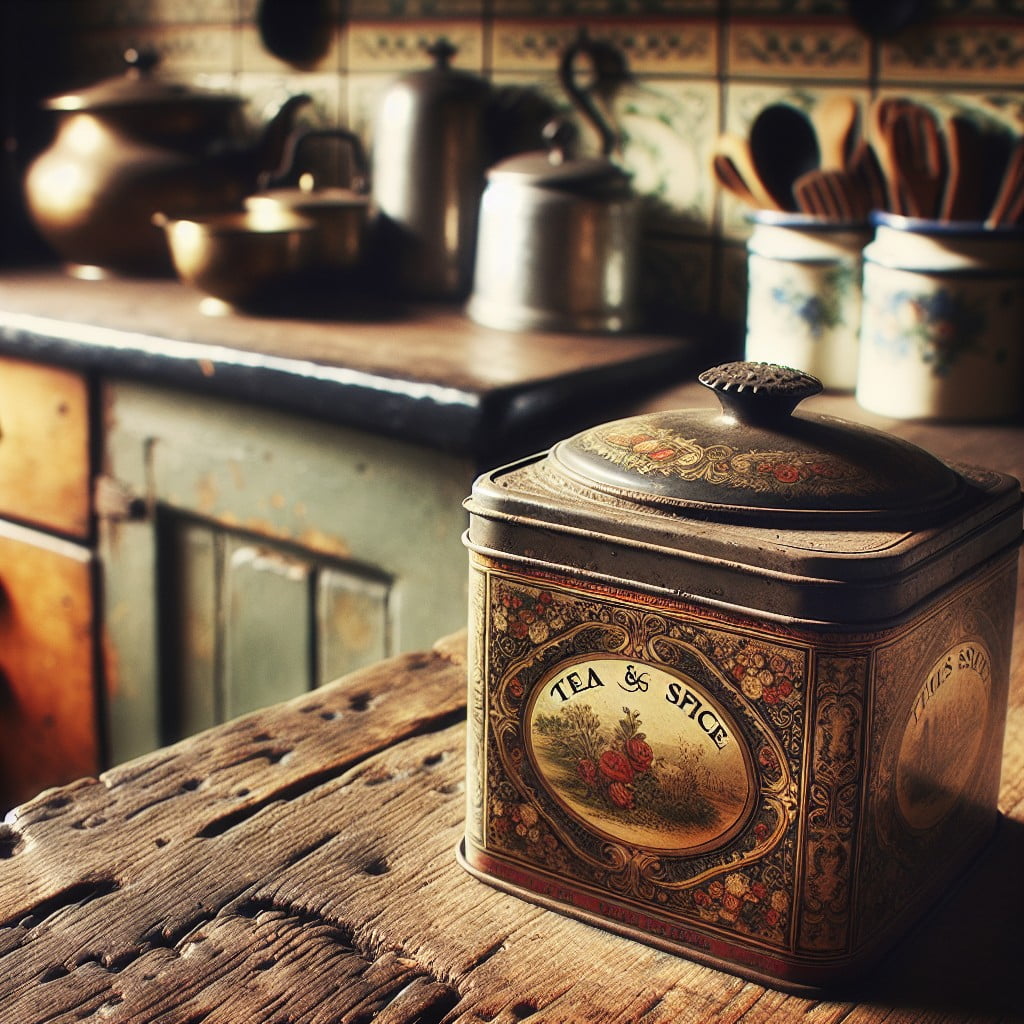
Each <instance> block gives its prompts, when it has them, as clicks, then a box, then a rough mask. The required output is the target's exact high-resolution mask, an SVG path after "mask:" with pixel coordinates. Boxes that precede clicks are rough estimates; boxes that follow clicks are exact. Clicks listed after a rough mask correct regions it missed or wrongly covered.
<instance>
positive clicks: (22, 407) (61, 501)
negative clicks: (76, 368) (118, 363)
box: [0, 358, 101, 809]
mask: <svg viewBox="0 0 1024 1024" xmlns="http://www.w3.org/2000/svg"><path fill="white" fill-rule="evenodd" d="M89 421H90V410H89V393H88V387H87V383H86V381H85V379H84V377H82V376H81V375H80V374H77V373H74V372H71V371H67V370H63V369H57V368H53V367H47V366H38V365H34V364H31V363H28V362H24V361H20V360H14V359H9V358H0V517H2V518H0V809H6V807H8V806H11V805H13V804H14V803H16V802H18V801H20V800H22V799H25V798H26V797H29V796H32V795H33V794H34V793H36V792H38V791H39V790H40V789H43V788H46V787H48V786H54V785H59V784H62V783H65V782H70V781H72V780H73V779H76V778H79V777H80V776H83V775H90V774H94V773H95V772H96V771H97V770H98V768H99V766H100V761H101V742H100V721H99V712H98V705H97V693H96V690H97V686H96V675H97V673H96V657H95V641H94V619H95V602H94V580H95V559H94V554H93V551H92V549H91V547H90V545H89V539H90V534H91V512H90V429H89Z"/></svg>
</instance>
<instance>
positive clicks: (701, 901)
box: [693, 889, 711, 907]
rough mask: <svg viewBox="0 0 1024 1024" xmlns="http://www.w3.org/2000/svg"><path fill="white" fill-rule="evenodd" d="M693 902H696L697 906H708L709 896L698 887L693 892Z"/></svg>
mask: <svg viewBox="0 0 1024 1024" xmlns="http://www.w3.org/2000/svg"><path fill="white" fill-rule="evenodd" d="M693 902H694V903H696V904H697V906H698V907H710V906H711V897H710V896H709V895H708V894H707V893H706V892H704V890H703V889H698V890H697V891H696V892H695V893H694V894H693Z"/></svg>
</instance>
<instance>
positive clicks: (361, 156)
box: [259, 128, 369, 193]
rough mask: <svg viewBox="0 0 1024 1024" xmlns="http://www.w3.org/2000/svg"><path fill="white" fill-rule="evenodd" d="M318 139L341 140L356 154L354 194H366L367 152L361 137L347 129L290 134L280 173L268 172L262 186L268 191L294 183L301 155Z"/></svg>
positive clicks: (353, 164) (264, 175)
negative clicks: (293, 176) (293, 179)
mask: <svg viewBox="0 0 1024 1024" xmlns="http://www.w3.org/2000/svg"><path fill="white" fill-rule="evenodd" d="M315 139H337V140H338V141H340V142H342V143H344V144H345V145H346V146H347V147H348V149H349V151H350V152H351V155H352V177H351V180H350V181H349V187H350V188H351V189H352V191H353V192H358V193H363V192H365V191H366V190H367V188H368V186H369V171H368V169H367V168H368V164H367V161H366V152H365V150H364V149H363V144H362V142H361V141H360V139H359V136H358V135H356V133H355V132H351V131H349V130H348V129H347V128H315V129H311V130H310V131H305V132H295V133H293V134H292V135H290V136H289V137H288V141H287V142H286V143H285V148H284V153H283V155H282V157H281V165H280V167H279V168H278V169H277V170H276V171H265V172H264V173H263V174H261V175H260V180H259V187H260V188H261V189H267V188H275V187H278V186H281V185H288V184H290V183H291V177H292V175H293V174H294V173H295V168H296V165H297V163H298V159H299V154H300V153H301V151H302V150H303V149H304V148H306V147H307V146H308V145H309V143H310V142H312V141H313V140H315Z"/></svg>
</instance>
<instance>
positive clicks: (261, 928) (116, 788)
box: [0, 391, 1024, 1024]
mask: <svg viewBox="0 0 1024 1024" xmlns="http://www.w3.org/2000/svg"><path fill="white" fill-rule="evenodd" d="M672 397H680V396H669V399H668V400H671V398H672ZM681 397H682V398H684V399H686V398H689V397H692V396H691V394H690V392H689V391H686V392H685V393H684V394H683V395H682V396H681ZM821 401H822V402H823V403H824V404H825V406H827V407H829V408H830V411H839V412H847V413H849V412H853V413H855V412H856V411H855V410H853V409H852V402H851V401H850V400H849V399H822V400H821ZM862 418H863V417H862ZM896 429H897V430H898V431H899V432H902V433H906V434H909V435H911V436H915V437H916V439H918V440H920V441H922V442H928V443H929V446H930V447H932V448H933V449H934V450H936V451H940V452H942V453H943V454H948V455H950V456H951V457H955V458H959V459H964V460H972V461H977V462H983V463H987V464H989V465H993V466H996V467H997V468H1002V469H1009V470H1011V471H1015V472H1016V473H1017V474H1018V475H1020V476H1024V444H1022V443H1021V441H1022V439H1024V430H1022V429H1021V428H1020V427H1018V426H1003V427H990V428H989V427H984V428H972V429H970V430H968V429H965V428H941V427H922V426H919V425H905V426H903V425H896ZM1022 638H1024V596H1021V595H1020V594H1019V596H1018V605H1017V645H1016V648H1015V654H1014V660H1013V669H1012V672H1013V683H1012V692H1011V709H1010V715H1009V722H1008V729H1007V742H1006V751H1005V756H1004V773H1003V784H1002V795H1001V805H1000V806H1001V809H1002V811H1003V820H1002V821H1001V824H1000V828H999V829H998V832H997V834H996V837H995V839H994V840H993V842H992V843H991V845H990V846H989V847H988V848H987V850H986V851H985V852H984V853H983V854H982V856H981V857H980V859H979V860H978V861H977V862H976V863H975V865H974V866H973V868H972V869H971V871H970V872H969V873H968V875H967V876H966V877H965V878H964V879H963V881H962V882H961V884H960V885H959V886H958V887H957V888H956V889H955V890H954V891H952V892H951V893H950V894H949V896H948V898H947V900H946V901H945V902H944V903H943V904H941V905H940V906H938V907H937V908H936V909H935V910H934V911H933V912H932V913H931V914H930V915H929V916H928V917H927V918H926V919H925V920H924V921H923V922H922V923H921V924H920V925H919V926H918V927H917V928H916V929H915V931H914V932H912V933H911V934H910V935H909V936H908V937H907V938H906V939H905V940H904V941H903V942H902V943H901V944H900V945H899V946H898V947H897V948H896V949H895V950H894V951H893V952H892V954H891V955H890V956H889V958H888V959H887V960H886V962H885V963H884V964H883V966H882V967H881V968H880V969H879V970H878V971H876V972H875V973H874V974H872V975H871V976H869V977H867V978H866V979H864V982H863V984H862V985H861V986H860V987H859V988H858V990H857V991H856V992H851V993H843V994H842V995H841V996H838V995H837V996H832V997H829V998H822V999H818V1000H814V999H808V998H803V997H796V996H791V995H785V994H782V993H780V992H776V991H774V990H772V989H766V988H765V987H763V986H761V985H757V984H753V983H748V982H744V981H743V980H741V979H739V978H736V977H734V976H732V975H729V974H724V973H720V972H716V971H714V970H711V969H709V968H705V967H701V966H698V965H696V964H693V963H691V962H689V961H687V960H684V959H681V958H678V957H675V956H672V955H669V954H666V953H662V952H659V951H656V950H654V949H651V948H648V947H646V946H644V945H640V944H638V943H635V942H632V941H630V940H627V939H623V938H619V937H617V936H613V935H610V934H608V933H606V932H604V931H601V930H597V929H594V928H591V927H588V926H586V925H584V924H582V923H579V922H577V921H574V920H572V919H569V918H566V917H563V916H561V915H558V914H555V913H551V912H549V911H545V910H541V909H539V908H537V907H535V906H533V905H531V904H528V903H526V902H523V901H521V900H518V899H516V898H514V897H512V896H509V895H506V894H504V893H501V892H499V891H498V890H496V889H492V888H491V887H490V886H487V885H485V884H483V883H481V882H478V881H476V880H474V879H473V878H471V877H470V876H469V875H468V874H466V873H465V872H464V871H463V870H462V869H461V868H460V867H459V866H458V865H457V863H456V860H455V849H456V845H457V843H458V841H459V838H460V836H461V831H462V822H463V789H464V785H463V779H464V765H465V761H464V751H463V746H464V742H465V731H464V708H465V684H464V636H462V635H457V636H455V637H451V638H448V639H447V640H445V641H442V642H441V643H439V645H438V646H437V647H436V648H435V649H434V650H432V651H427V652H423V653H419V654H413V655H407V656H403V657H400V658H397V659H393V660H391V661H387V662H382V663H380V664H378V665H375V666H373V667H371V668H369V669H366V670H363V671H361V672H359V673H356V674H353V675H350V676H347V677H345V678H344V679H342V680H340V681H339V682H337V683H334V684H332V685H330V686H328V687H325V688H322V689H320V690H317V691H314V692H312V693H310V694H308V695H304V696H302V697H299V698H296V699H294V700H292V701H290V702H288V703H285V704H280V705H276V706H274V707H271V708H269V709H266V710H263V711H259V712H256V713H254V714H251V715H249V716H247V717H244V718H241V719H237V720H235V721H233V722H230V723H228V724H226V725H223V726H219V727H217V728H215V729H213V730H210V731H208V732H205V733H201V734H200V735H198V736H196V737H193V738H191V739H189V740H186V741H184V742H182V743H180V744H178V745H176V746H173V747H169V748H165V749H163V750H158V751H156V752H154V753H152V754H149V755H146V756H144V757H141V758H139V759H137V760H134V761H131V762H129V763H127V764H124V765H122V766H120V767H117V768H115V769H112V770H111V771H109V772H107V773H105V774H104V775H103V776H102V777H101V778H100V779H99V780H98V781H97V780H84V781H81V782H78V783H76V784H73V785H71V786H67V787H64V788H61V789H56V790H49V791H47V792H45V793H43V794H41V795H39V796H38V797H37V798H35V799H34V800H32V801H30V802H28V803H26V804H24V805H23V806H21V807H20V808H19V809H17V810H16V811H15V812H12V814H11V815H10V816H9V819H8V824H7V825H6V826H0V1022H2V1024H34V1022H42V1021H47V1022H50V1021H54V1022H56V1021H72V1020H83V1019H84V1020H89V1021H104V1022H106V1021H110V1022H119V1021H135V1022H141V1021H153V1022H155V1021H161V1022H164V1021H176V1022H199V1021H202V1022H204V1024H213V1022H232V1024H234V1022H244V1024H248V1022H267V1024H283V1022H285V1021H287V1022H290V1024H298V1022H306V1021H310V1022H312V1021H324V1022H334V1021H351V1022H356V1021H370V1020H374V1021H377V1022H380V1024H396V1022H409V1024H412V1022H414V1021H419V1022H421V1024H426V1022H441V1021H451V1022H454V1021H464V1022H470V1021H472V1022H483V1021H495V1022H502V1024H505V1022H514V1021H520V1020H530V1021H537V1022H540V1021H564V1022H573V1024H576V1022H582V1021H604V1022H609V1024H612V1022H614V1024H623V1022H638V1024H640V1022H642V1024H654V1022H656V1021H664V1022H666V1024H668V1022H672V1024H687V1022H690V1024H703V1022H711V1021H720V1022H732V1024H735V1022H743V1024H759V1022H768V1021H771V1022H776V1024H777V1022H787V1021H798V1020H799V1021H806V1022H807V1024H824V1022H829V1024H840V1022H842V1024H865V1022H883V1021H884V1022H886V1024H903V1022H910V1021H915V1022H925V1021H927V1022H935V1024H940V1022H943V1024H945V1022H953V1021H1004V1022H1009V1021H1021V1020H1024V994H1022V984H1021V982H1022V978H1021V971H1022V966H1024V873H1022V869H1024V643H1022Z"/></svg>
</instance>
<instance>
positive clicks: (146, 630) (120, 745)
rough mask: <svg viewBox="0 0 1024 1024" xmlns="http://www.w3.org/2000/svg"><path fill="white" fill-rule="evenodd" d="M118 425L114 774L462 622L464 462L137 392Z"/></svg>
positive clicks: (109, 654) (108, 567)
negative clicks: (119, 766) (160, 748)
mask: <svg viewBox="0 0 1024 1024" xmlns="http://www.w3.org/2000/svg"><path fill="white" fill-rule="evenodd" d="M103 418H104V442H103V451H102V458H101V475H100V479H99V482H98V487H97V516H98V522H99V550H100V556H101V564H102V580H103V593H104V638H105V650H104V660H105V666H106V673H105V674H106V687H107V692H106V706H107V719H108V725H109V738H110V756H111V760H112V761H114V762H117V761H121V760H124V759H125V758H127V757H130V756H133V755H135V754H137V753H140V752H142V751H144V750H148V749H152V748H153V747H155V746H157V745H158V744H160V743H165V742H168V741H171V740H174V739H176V738H178V737H180V736H184V735H188V734H190V733H193V732H195V731H197V730H198V729H201V728H204V727H206V726H209V725H213V724H214V723H216V722H220V721H223V720H225V719H228V718H231V717H233V716H235V715H237V714H241V713H242V712H245V711H247V710H250V709H252V708H254V707H258V706H261V705H265V704H269V703H272V702H275V701H279V700H282V699H285V698H287V697H291V696H294V695H296V694H299V693H302V692H304V691H306V690H308V689H311V688H313V687H316V686H318V685H320V684H321V683H324V682H327V681H329V680H331V679H333V678H335V677H337V676H339V675H341V674H343V673H345V672H348V671H351V670H352V669H355V668H358V667H360V666H361V665H364V664H369V663H372V662H375V661H377V660H379V659H381V658H383V657H386V656H388V655H390V654H393V653H397V652H401V651H406V650H412V649H417V648H422V647H424V646H429V645H430V644H431V643H433V642H434V641H435V640H436V639H437V637H438V636H440V635H442V634H444V633H446V632H449V631H452V630H455V629H457V628H459V627H460V626H462V625H463V624H464V623H465V616H466V586H467V584H466V572H465V563H464V555H463V552H462V548H461V543H460V536H461V533H462V530H463V528H464V525H465V523H464V513H463V510H462V500H463V498H464V497H465V494H466V493H467V488H468V487H469V486H470V483H471V481H472V478H473V475H474V468H473V466H472V464H471V462H470V460H469V459H466V458H459V457H455V456H450V455H446V454H444V453H442V452H440V451H437V450H434V449H430V448H427V447H422V446H419V445H416V444H412V443H408V442H405V441H399V440H393V439H388V438H385V437H383V436H380V435H378V434H374V433H370V432H364V431H360V430H357V429H352V428H348V427H341V426H336V425H330V424H327V423H324V422H320V421H316V420H313V419H307V418H304V417H301V416H296V415H293V414H286V413H280V412H276V411H273V410H270V409H267V408H258V407H256V406H254V405H252V404H250V403H245V402H236V401H230V400H224V399H220V398H214V397H209V396H200V395H196V394H192V393H186V392H182V391H176V390H174V389H171V388H169V387H164V386H152V385H147V384H140V383H135V382H128V381H116V380H111V381H108V382H106V383H105V385H104V390H103ZM122 666H125V667H127V666H130V671H128V670H127V668H126V669H125V670H124V671H122V668H121V667H122Z"/></svg>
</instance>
